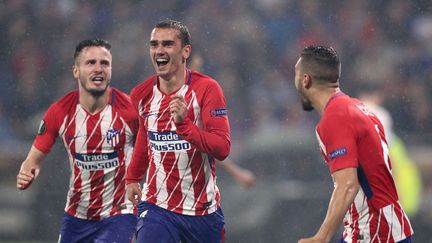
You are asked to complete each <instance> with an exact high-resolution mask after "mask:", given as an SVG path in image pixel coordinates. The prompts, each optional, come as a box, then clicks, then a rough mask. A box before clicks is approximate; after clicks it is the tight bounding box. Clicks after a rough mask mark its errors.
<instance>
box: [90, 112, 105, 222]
mask: <svg viewBox="0 0 432 243" xmlns="http://www.w3.org/2000/svg"><path fill="white" fill-rule="evenodd" d="M87 115H88V116H89V119H88V120H87V134H90V136H89V137H88V138H87V151H88V153H89V154H99V153H101V152H102V151H101V144H102V142H103V139H104V138H103V136H102V131H101V127H100V125H101V124H100V123H101V120H102V119H103V117H101V113H98V114H96V115H89V114H87ZM104 176H105V173H104V171H103V170H96V171H90V181H91V182H90V184H91V191H90V203H89V206H88V211H87V217H88V218H91V219H96V220H97V219H99V217H100V216H99V214H100V213H101V211H102V203H103V201H102V193H103V189H104V180H105V178H104Z"/></svg>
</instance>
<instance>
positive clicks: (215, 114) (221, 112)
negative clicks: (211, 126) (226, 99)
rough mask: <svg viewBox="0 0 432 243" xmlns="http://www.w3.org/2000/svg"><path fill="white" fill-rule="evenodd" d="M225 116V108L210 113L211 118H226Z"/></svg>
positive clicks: (226, 112)
mask: <svg viewBox="0 0 432 243" xmlns="http://www.w3.org/2000/svg"><path fill="white" fill-rule="evenodd" d="M227 114H228V111H227V109H226V108H219V109H214V110H211V111H210V116H211V117H217V116H226V115H227Z"/></svg>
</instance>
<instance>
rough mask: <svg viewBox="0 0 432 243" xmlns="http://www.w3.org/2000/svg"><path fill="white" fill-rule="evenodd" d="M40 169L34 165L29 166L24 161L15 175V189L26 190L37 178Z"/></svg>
mask: <svg viewBox="0 0 432 243" xmlns="http://www.w3.org/2000/svg"><path fill="white" fill-rule="evenodd" d="M39 171H40V168H39V167H38V166H35V165H30V164H29V163H26V161H24V162H23V163H22V164H21V168H20V170H19V172H18V175H17V184H16V186H17V188H18V189H20V190H25V189H27V188H28V187H29V186H30V185H31V183H32V182H33V181H34V179H36V177H38V175H39Z"/></svg>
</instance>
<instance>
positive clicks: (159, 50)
mask: <svg viewBox="0 0 432 243" xmlns="http://www.w3.org/2000/svg"><path fill="white" fill-rule="evenodd" d="M161 53H164V47H163V45H157V47H156V54H161Z"/></svg>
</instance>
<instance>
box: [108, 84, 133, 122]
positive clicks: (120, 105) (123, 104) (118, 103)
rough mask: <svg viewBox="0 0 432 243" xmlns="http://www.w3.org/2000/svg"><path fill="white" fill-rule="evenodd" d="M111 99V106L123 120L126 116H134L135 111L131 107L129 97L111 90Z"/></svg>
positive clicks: (116, 90) (118, 91)
mask: <svg viewBox="0 0 432 243" xmlns="http://www.w3.org/2000/svg"><path fill="white" fill-rule="evenodd" d="M112 99H113V100H112V106H113V107H114V108H115V109H116V110H117V111H118V112H119V113H120V114H122V116H123V117H124V118H125V117H128V116H132V117H134V116H135V113H134V111H135V110H134V108H133V106H132V101H131V98H130V97H129V95H127V94H126V93H124V92H122V91H120V90H118V89H116V88H112Z"/></svg>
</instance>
